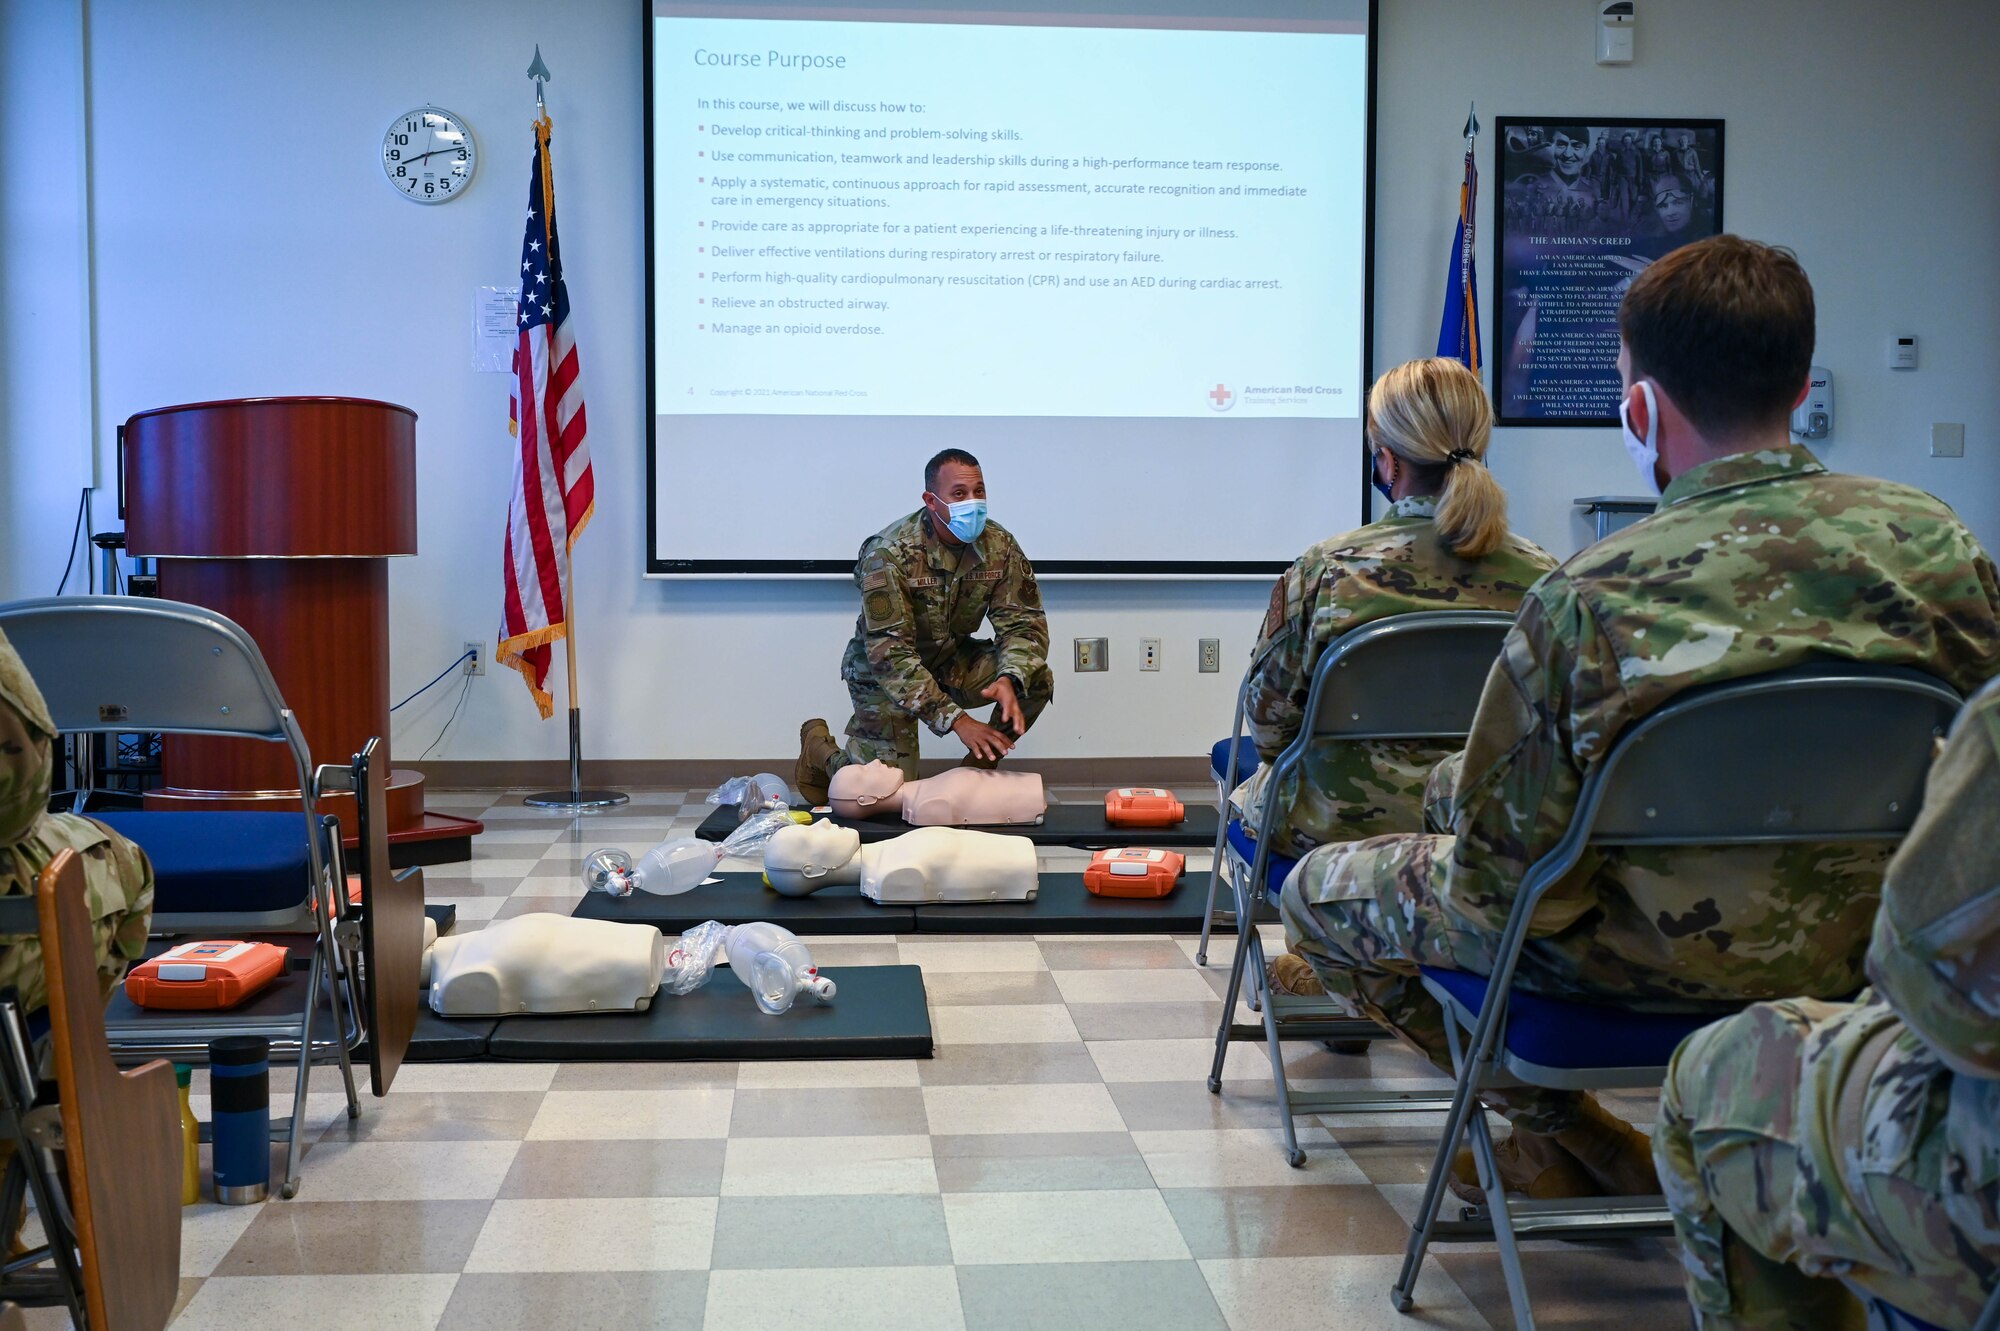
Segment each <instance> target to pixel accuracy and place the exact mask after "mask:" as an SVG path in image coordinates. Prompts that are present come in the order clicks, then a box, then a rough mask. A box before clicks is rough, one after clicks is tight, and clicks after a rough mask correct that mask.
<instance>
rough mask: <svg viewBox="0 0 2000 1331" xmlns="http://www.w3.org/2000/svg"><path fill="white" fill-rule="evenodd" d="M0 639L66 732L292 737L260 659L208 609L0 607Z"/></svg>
mask: <svg viewBox="0 0 2000 1331" xmlns="http://www.w3.org/2000/svg"><path fill="white" fill-rule="evenodd" d="M0 632H5V633H6V635H7V637H8V640H9V641H11V642H12V643H13V644H14V650H15V651H17V652H19V653H20V654H21V659H22V660H23V661H25V662H27V665H28V673H29V674H31V675H33V676H34V677H35V684H36V685H37V687H39V688H40V689H41V691H42V696H43V697H44V698H46V699H47V700H48V704H49V711H50V713H51V714H52V715H53V716H54V718H55V723H56V728H57V729H59V730H62V731H64V732H77V733H100V734H103V733H111V732H120V731H161V732H168V733H172V734H178V735H232V736H243V737H246V738H250V739H262V740H271V741H275V742H278V743H285V742H288V741H290V740H291V739H292V738H293V736H294V735H295V734H296V733H297V727H296V723H295V722H294V721H292V719H291V713H290V712H289V711H288V710H287V709H286V707H285V703H284V699H283V698H282V697H280V696H279V693H278V685H277V683H276V681H274V680H273V679H272V678H271V671H270V669H269V667H267V666H266V665H265V664H264V654H263V653H262V652H260V651H258V650H257V644H256V643H255V642H253V641H251V639H250V635H249V634H247V633H245V632H244V631H243V629H242V628H241V627H240V626H238V625H237V624H236V622H235V621H233V620H231V619H229V618H228V617H227V616H224V615H220V614H217V613H216V612H215V611H213V610H205V609H203V608H202V607H200V606H198V605H188V604H186V603H184V602H181V601H163V600H157V599H153V598H149V597H138V596H51V597H43V598H41V599H38V600H32V601H13V602H9V603H8V604H5V605H0ZM301 747H303V741H301Z"/></svg>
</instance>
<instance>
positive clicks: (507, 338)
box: [472, 286, 521, 374]
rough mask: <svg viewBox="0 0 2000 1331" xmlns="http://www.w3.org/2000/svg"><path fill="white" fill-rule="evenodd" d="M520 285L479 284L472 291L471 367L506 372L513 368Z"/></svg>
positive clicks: (488, 371) (483, 370)
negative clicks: (497, 285)
mask: <svg viewBox="0 0 2000 1331" xmlns="http://www.w3.org/2000/svg"><path fill="white" fill-rule="evenodd" d="M520 303H521V288H520V287H518V286H513V287H476V288H474V289H473V293H472V368H473V369H475V370H479V371H481V372H483V373H499V374H505V373H506V372H507V371H509V370H511V369H513V368H514V345H515V336H514V329H515V326H516V323H517V314H516V311H517V309H518V307H519V305H520Z"/></svg>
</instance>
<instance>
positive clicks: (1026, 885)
mask: <svg viewBox="0 0 2000 1331" xmlns="http://www.w3.org/2000/svg"><path fill="white" fill-rule="evenodd" d="M846 770H848V769H846V768H843V769H842V771H846ZM836 775H838V774H837V773H836ZM1036 869H1037V862H1036V857H1035V846H1034V843H1033V842H1031V841H1029V840H1028V839H1027V838H1026V837H1020V836H1005V835H1002V834H999V833H995V832H972V831H967V830H965V829H963V828H957V827H920V828H918V829H917V830H916V831H914V832H905V833H904V834H903V835H901V836H899V837H891V838H889V839H888V840H887V841H878V842H874V843H872V844H869V845H863V844H862V843H861V834H860V833H859V832H857V831H855V830H854V829H853V828H851V827H840V826H837V825H835V824H833V823H830V822H827V821H825V820H824V819H822V820H821V821H819V822H816V823H813V824H812V825H811V826H808V827H798V826H793V827H785V828H780V829H779V830H778V831H777V832H776V833H775V834H773V835H772V837H771V840H770V841H769V842H768V843H767V844H766V845H765V847H764V876H765V878H766V879H767V880H769V882H770V884H771V886H772V888H773V889H775V890H776V891H777V892H779V893H781V894H782V895H784V896H788V897H803V896H810V895H811V894H812V893H814V892H817V891H819V890H820V889H821V888H823V887H833V886H837V885H841V884H852V883H858V884H860V886H861V895H863V896H865V897H867V898H868V899H869V900H871V901H874V902H877V903H879V904H881V905H885V906H895V905H912V904H917V903H922V902H932V901H945V902H954V901H1033V900H1034V899H1035V888H1036V885H1037V878H1036Z"/></svg>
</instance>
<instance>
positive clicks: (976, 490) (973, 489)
mask: <svg viewBox="0 0 2000 1331" xmlns="http://www.w3.org/2000/svg"><path fill="white" fill-rule="evenodd" d="M984 498H986V478H985V477H984V476H983V475H981V474H980V471H979V468H977V467H968V466H966V465H965V464H964V463H962V462H947V463H945V464H944V465H943V466H941V467H939V468H938V474H937V484H936V487H935V488H934V489H930V490H926V491H924V507H925V508H927V509H929V510H930V513H931V520H932V521H934V522H935V523H936V524H937V527H938V530H939V531H941V532H946V539H947V540H950V539H952V538H951V536H950V533H949V532H948V531H946V528H945V524H946V523H948V522H950V521H951V511H950V508H949V507H948V506H949V505H952V504H960V503H964V502H965V501H966V500H968V499H984Z"/></svg>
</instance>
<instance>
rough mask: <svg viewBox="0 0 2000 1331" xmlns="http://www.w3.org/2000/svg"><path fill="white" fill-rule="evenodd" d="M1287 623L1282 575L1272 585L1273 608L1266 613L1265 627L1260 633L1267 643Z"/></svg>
mask: <svg viewBox="0 0 2000 1331" xmlns="http://www.w3.org/2000/svg"><path fill="white" fill-rule="evenodd" d="M1284 623H1285V579H1284V577H1283V576H1282V575H1281V576H1280V577H1279V578H1278V580H1277V581H1276V582H1274V583H1272V584H1271V608H1270V609H1268V610H1266V611H1265V612H1264V627H1263V628H1262V629H1261V630H1260V631H1259V632H1260V636H1261V637H1263V638H1264V639H1265V640H1266V641H1269V640H1270V639H1272V638H1275V637H1277V636H1278V630H1279V629H1280V628H1282V627H1284Z"/></svg>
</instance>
